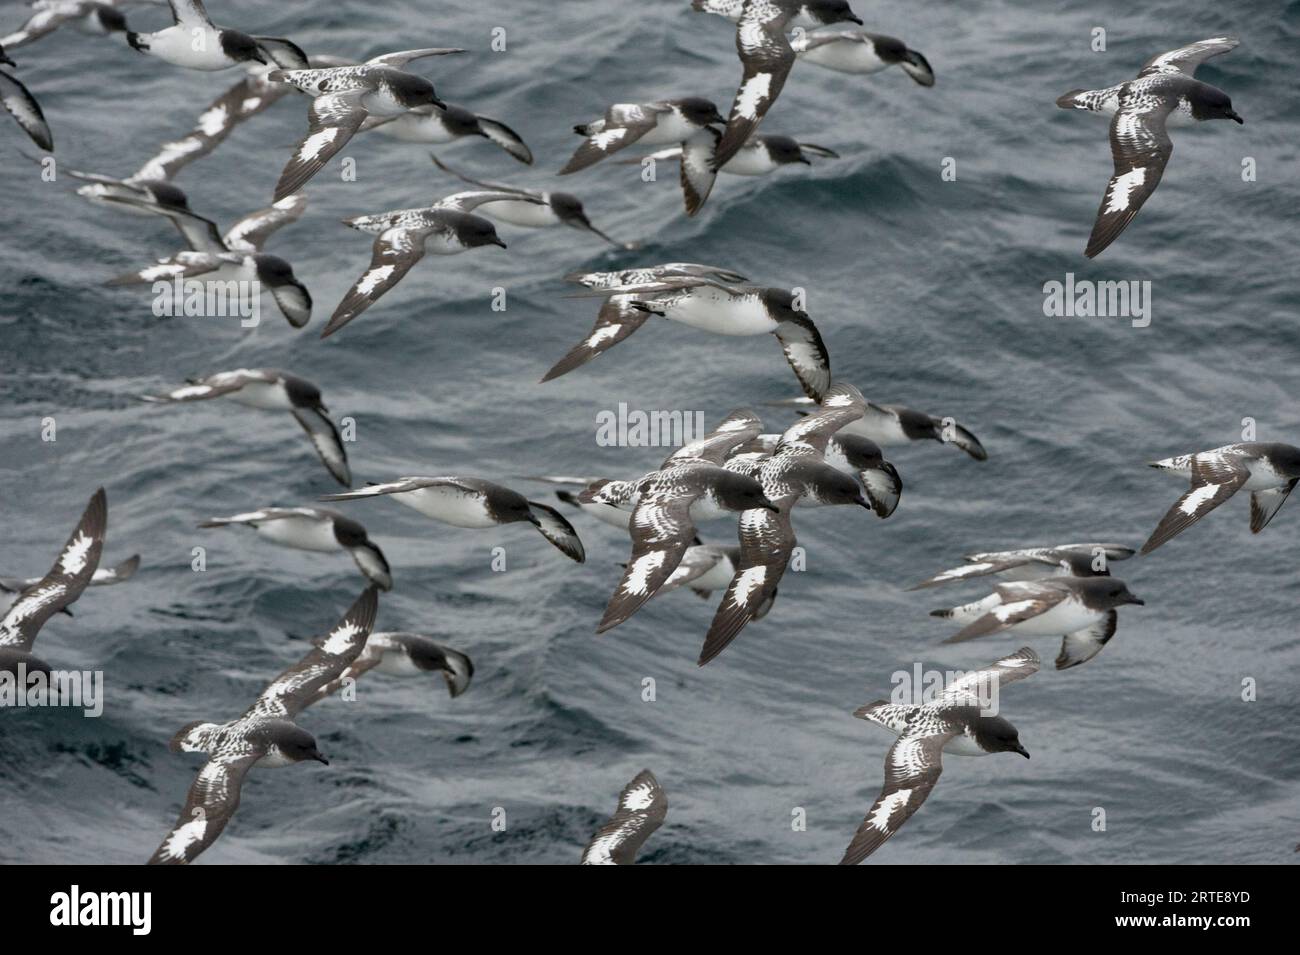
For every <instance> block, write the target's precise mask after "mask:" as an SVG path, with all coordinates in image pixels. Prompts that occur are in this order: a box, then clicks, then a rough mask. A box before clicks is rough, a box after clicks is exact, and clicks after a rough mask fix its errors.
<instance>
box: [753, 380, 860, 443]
mask: <svg viewBox="0 0 1300 955" xmlns="http://www.w3.org/2000/svg"><path fill="white" fill-rule="evenodd" d="M866 410H867V400H866V399H865V398H863V397H862V392H860V391H858V389H857V388H855V387H853V385H850V384H849V383H847V382H843V381H837V382H835V383H833V384H832V385H831V386H830V387H829V388H827V389H826V391H825V392H824V393H823V395H822V398H821V403H820V407H819V408H818V409H817V410H816V411H815V412H813V413H812V414H810V415H805V416H804V417H802V418H800V419H799V420H798V421H796V422H795V423H794V424H792V425H791V426H790V427H789V428H787V429H786V431H785V433H784V434H782V435H781V440H780V441H779V442H778V443H777V446H776V451H775V453H776V454H816V455H818V456H820V455H823V454H825V453H826V446H827V444H828V443H829V442H830V439H831V438H832V437H833V436H834V434H835V433H836V432H837V431H839V430H840V428H843V427H844V426H845V425H846V424H849V423H851V422H853V421H857V420H858V419H859V418H861V417H862V415H863V414H864V413H866Z"/></svg>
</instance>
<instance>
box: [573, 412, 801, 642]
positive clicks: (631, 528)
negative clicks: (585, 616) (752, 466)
mask: <svg viewBox="0 0 1300 955" xmlns="http://www.w3.org/2000/svg"><path fill="white" fill-rule="evenodd" d="M761 427H762V426H761V424H760V423H759V422H758V419H757V418H756V417H754V416H753V415H752V413H749V412H747V411H746V410H744V409H741V410H739V411H734V412H732V413H731V414H730V415H728V416H727V417H726V418H725V419H724V420H723V422H722V424H721V425H720V426H719V427H718V428H717V429H715V430H714V432H713V433H712V434H711V435H710V436H709V437H706V438H704V439H701V440H700V441H696V442H692V443H691V444H687V445H684V446H683V447H681V448H678V449H677V450H676V451H674V452H673V453H672V454H670V455H669V456H668V457H667V458H666V459H665V460H664V462H663V464H662V465H661V466H660V468H659V470H657V471H652V472H650V473H649V474H647V475H645V476H644V477H642V478H640V479H638V480H636V481H608V482H603V483H599V484H597V485H592V486H591V487H589V488H587V489H586V490H584V491H583V492H582V493H581V494H580V495H578V500H579V501H581V502H583V503H607V504H611V505H614V506H615V507H623V506H626V505H627V504H629V503H630V504H632V506H633V510H632V518H631V520H630V521H629V523H628V532H629V534H630V535H631V538H632V556H631V558H630V559H629V560H628V562H627V563H626V564H625V565H624V571H623V579H622V580H621V581H619V584H618V586H617V587H616V588H615V590H614V593H613V595H612V596H611V597H610V598H609V603H608V605H607V606H606V607H605V613H604V615H603V616H602V617H601V620H600V624H599V625H598V626H597V628H596V632H597V633H604V632H605V631H606V630H609V629H611V628H613V627H616V626H618V625H619V624H620V623H622V622H623V621H625V620H627V619H628V617H630V616H632V614H634V613H636V611H637V610H639V609H640V608H641V606H642V605H643V604H644V603H645V602H646V601H647V600H649V599H650V598H651V597H653V596H654V595H655V593H656V592H657V591H658V590H659V588H660V587H662V586H663V585H664V584H665V583H667V581H668V579H669V578H670V577H671V576H672V575H673V572H674V571H676V570H677V568H678V566H679V565H680V564H681V562H682V560H683V558H684V557H685V556H686V552H687V551H688V550H689V549H690V548H691V546H692V545H693V544H694V543H695V539H696V534H695V521H696V520H699V519H705V518H710V517H717V516H721V515H722V514H724V513H728V512H739V513H741V514H742V516H743V514H744V513H746V512H749V511H751V510H754V509H763V510H768V511H772V512H774V513H775V512H777V511H778V510H779V508H778V507H777V505H776V504H775V503H774V502H772V501H771V500H769V499H768V498H767V496H766V495H765V494H764V493H763V485H762V484H761V483H760V482H759V481H758V480H756V479H755V478H753V477H751V476H749V475H747V474H742V473H740V472H739V471H736V470H728V469H727V468H726V467H723V466H722V462H723V461H725V460H726V456H727V454H728V453H730V451H731V450H732V449H733V448H734V447H736V446H737V445H739V444H743V443H744V442H745V441H748V440H751V439H752V438H753V437H755V436H756V435H757V434H758V431H759V429H760V428H761ZM742 547H743V542H742Z"/></svg>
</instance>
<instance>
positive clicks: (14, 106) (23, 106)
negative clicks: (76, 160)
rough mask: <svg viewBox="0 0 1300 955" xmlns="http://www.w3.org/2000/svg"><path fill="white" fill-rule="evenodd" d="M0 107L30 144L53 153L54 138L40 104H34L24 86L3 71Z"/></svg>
mask: <svg viewBox="0 0 1300 955" xmlns="http://www.w3.org/2000/svg"><path fill="white" fill-rule="evenodd" d="M0 105H3V106H4V108H5V109H6V110H8V111H9V115H10V116H12V117H13V118H14V120H15V121H16V122H17V123H18V125H19V126H21V127H22V128H23V132H25V133H26V134H27V135H28V136H30V137H31V140H32V142H34V143H35V144H36V145H37V146H40V147H41V148H42V149H44V150H45V151H46V152H53V151H54V137H53V136H52V135H50V127H49V124H48V123H46V122H45V114H44V113H42V112H41V104H40V103H38V102H36V97H34V96H33V95H32V94H31V93H30V92H28V90H27V87H26V86H24V85H23V84H22V83H20V82H19V81H18V80H16V79H14V78H13V77H12V76H10V75H9V74H8V73H6V72H4V71H3V70H0Z"/></svg>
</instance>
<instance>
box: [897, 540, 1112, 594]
mask: <svg viewBox="0 0 1300 955" xmlns="http://www.w3.org/2000/svg"><path fill="white" fill-rule="evenodd" d="M1136 553H1137V551H1135V550H1134V549H1133V548H1132V547H1126V546H1124V545H1123V544H1103V543H1099V542H1092V543H1082V544H1056V545H1054V546H1052V547H1025V548H1021V549H1019V550H998V551H983V552H981V553H978V554H967V555H966V556H965V557H964V558H963V559H964V560H965V561H966V563H964V564H962V565H961V566H960V567H953V568H952V569H951V570H945V571H943V572H942V573H938V574H935V575H934V576H933V577H931V578H929V579H928V580H923V581H921V583H919V584H916V585H915V586H913V587H908V588H907V589H908V590H924V589H925V588H927V587H937V586H939V585H940V584H947V583H951V582H952V581H954V580H969V579H970V578H973V577H987V576H989V575H990V574H996V575H997V576H999V577H1001V578H1002V579H1003V580H1043V579H1045V578H1048V577H1107V576H1109V575H1110V562H1111V561H1113V560H1128V559H1129V558H1130V557H1132V556H1133V555H1134V554H1136Z"/></svg>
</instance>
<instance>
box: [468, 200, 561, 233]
mask: <svg viewBox="0 0 1300 955" xmlns="http://www.w3.org/2000/svg"><path fill="white" fill-rule="evenodd" d="M478 211H479V212H482V213H483V214H485V215H488V216H491V217H492V218H494V219H500V220H501V221H502V222H509V223H511V224H512V225H519V226H525V227H526V228H529V229H540V228H545V227H546V226H552V225H557V224H558V223H559V221H560V217H559V216H557V215H556V214H555V210H554V209H552V208H551V207H550V206H548V205H541V204H538V203H536V202H523V201H522V200H521V201H514V200H511V199H502V200H501V201H499V202H485V203H483V205H481V206H479V209H478Z"/></svg>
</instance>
